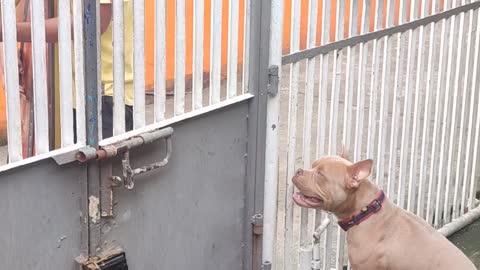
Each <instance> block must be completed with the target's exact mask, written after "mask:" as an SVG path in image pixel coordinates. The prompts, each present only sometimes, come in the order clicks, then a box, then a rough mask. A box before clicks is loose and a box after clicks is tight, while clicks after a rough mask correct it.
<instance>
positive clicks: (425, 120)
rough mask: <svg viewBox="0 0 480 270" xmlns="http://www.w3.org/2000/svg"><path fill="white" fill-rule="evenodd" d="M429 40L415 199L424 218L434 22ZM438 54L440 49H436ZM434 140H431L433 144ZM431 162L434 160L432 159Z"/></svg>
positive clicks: (432, 75)
mask: <svg viewBox="0 0 480 270" xmlns="http://www.w3.org/2000/svg"><path fill="white" fill-rule="evenodd" d="M434 13H435V9H432V14H434ZM428 35H429V41H428V59H427V76H426V78H427V80H426V85H425V106H424V107H425V111H424V114H423V134H422V146H421V150H420V176H419V181H418V185H419V194H418V201H417V212H416V213H417V215H418V216H420V217H423V218H425V219H426V216H424V211H425V202H424V201H425V180H426V174H427V158H428V156H427V154H428V153H427V152H428V146H429V144H430V141H431V137H430V125H431V123H430V113H431V106H432V101H433V100H432V88H433V86H432V82H433V80H434V72H433V70H432V69H433V56H434V55H435V47H436V46H435V43H434V41H435V23H430V25H429V34H428ZM438 53H439V54H440V53H441V51H438ZM434 144H435V142H432V145H434ZM431 162H434V161H433V160H432V161H431ZM428 186H429V187H428V192H430V191H431V188H430V183H429V185H428Z"/></svg>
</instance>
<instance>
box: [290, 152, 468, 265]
mask: <svg viewBox="0 0 480 270" xmlns="http://www.w3.org/2000/svg"><path fill="white" fill-rule="evenodd" d="M372 167H373V161H372V160H364V161H361V162H358V163H355V164H353V163H351V162H350V161H348V160H346V159H344V158H342V157H338V156H327V157H323V158H320V159H319V160H316V161H315V162H314V163H313V166H312V169H310V170H302V169H300V170H298V171H297V173H296V175H295V176H294V177H293V179H292V180H293V183H294V184H295V186H296V187H297V188H298V190H299V191H300V192H297V193H295V195H294V196H293V200H294V201H295V202H296V203H297V204H298V205H299V206H302V207H307V208H317V209H322V210H325V211H328V212H331V213H333V214H335V216H336V217H337V218H338V219H339V220H340V222H339V224H340V225H341V226H342V227H343V228H344V230H347V244H348V256H349V259H350V262H351V264H352V269H354V270H386V269H388V270H430V269H431V270H475V269H476V268H475V266H474V265H473V263H472V262H471V261H470V260H469V259H468V258H467V257H466V256H465V255H464V254H463V253H462V252H461V251H460V250H459V249H458V248H457V247H455V246H454V245H453V244H452V243H450V242H449V241H448V240H447V239H446V238H445V237H444V236H443V235H441V234H440V233H438V232H437V231H436V230H435V229H433V228H432V227H431V226H430V225H429V224H427V223H426V222H425V221H424V220H422V219H420V218H419V217H417V216H415V215H413V214H411V213H409V212H407V211H405V210H403V209H401V208H399V207H397V206H396V205H395V204H393V203H391V202H390V201H388V199H387V198H385V197H384V196H383V192H382V191H381V190H380V189H379V188H378V187H377V186H375V185H374V184H373V183H372V182H370V181H369V180H368V179H367V178H368V177H369V176H370V174H371V172H372ZM353 217H355V218H353Z"/></svg>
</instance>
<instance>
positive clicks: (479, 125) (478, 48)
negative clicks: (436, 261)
mask: <svg viewBox="0 0 480 270" xmlns="http://www.w3.org/2000/svg"><path fill="white" fill-rule="evenodd" d="M479 12H480V11H479V10H477V16H476V17H477V27H476V31H475V35H476V36H475V56H474V57H473V70H472V74H473V79H472V88H471V89H472V91H474V92H477V96H478V97H477V103H475V104H478V100H480V92H479V90H478V86H477V78H478V70H479V69H478V57H479V52H480V19H479V18H478V15H479V14H478V13H479ZM472 132H473V131H472ZM479 137H480V111H479V110H478V106H477V117H476V120H475V138H474V140H473V141H474V144H473V157H472V169H471V171H470V175H469V176H470V190H469V198H468V200H469V201H468V210H472V209H473V208H475V192H476V191H477V190H476V185H477V184H476V181H477V179H476V175H475V174H476V173H477V158H478V148H479V139H480V138H479ZM467 145H468V143H467Z"/></svg>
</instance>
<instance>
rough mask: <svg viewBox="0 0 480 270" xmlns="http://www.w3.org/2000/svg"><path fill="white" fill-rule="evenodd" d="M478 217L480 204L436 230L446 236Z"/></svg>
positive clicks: (479, 216)
mask: <svg viewBox="0 0 480 270" xmlns="http://www.w3.org/2000/svg"><path fill="white" fill-rule="evenodd" d="M479 218H480V206H477V208H474V209H472V210H470V211H468V213H466V214H464V215H462V216H461V217H459V218H457V219H454V220H453V221H452V222H450V223H448V224H447V225H445V226H443V227H442V228H441V229H439V230H438V232H440V233H441V234H443V235H444V236H445V237H448V236H450V235H452V234H454V233H456V232H458V231H459V230H461V229H463V228H464V227H466V226H468V225H470V224H471V223H473V222H474V221H476V220H477V219H479Z"/></svg>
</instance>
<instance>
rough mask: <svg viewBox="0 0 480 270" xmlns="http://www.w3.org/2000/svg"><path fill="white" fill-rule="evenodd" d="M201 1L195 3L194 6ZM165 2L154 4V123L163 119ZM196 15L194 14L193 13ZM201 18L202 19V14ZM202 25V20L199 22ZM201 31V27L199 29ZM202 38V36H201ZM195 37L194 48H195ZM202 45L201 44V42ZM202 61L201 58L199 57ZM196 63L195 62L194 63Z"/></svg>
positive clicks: (164, 97)
mask: <svg viewBox="0 0 480 270" xmlns="http://www.w3.org/2000/svg"><path fill="white" fill-rule="evenodd" d="M200 2H202V3H203V1H195V4H197V3H200ZM165 7H166V6H165V0H157V1H156V2H155V96H154V101H153V104H154V112H155V122H159V121H162V120H164V119H165V99H166V96H165V95H166V93H165V81H166V75H165V74H166V40H165V24H166V21H165V12H166V11H165V10H166V9H165ZM195 7H196V8H195V11H197V6H195ZM195 14H196V13H195ZM195 14H194V17H195V24H193V27H194V33H195V34H196V35H197V34H198V33H197V29H196V28H195V27H196V25H197V23H198V22H197V16H195ZM201 14H202V18H203V12H202V13H201ZM201 21H202V23H203V19H202V20H201ZM201 29H202V31H203V27H201ZM202 36H203V35H202ZM197 42H198V41H197V37H195V46H197ZM202 44H203V42H202ZM196 52H197V49H196V47H195V51H194V59H196V57H198V55H197V53H196ZM200 58H201V59H203V57H200ZM195 63H196V62H195ZM195 71H196V70H195V69H194V74H193V76H194V82H193V83H194V88H193V89H194V93H195V89H196V87H195V83H196V81H195V78H196V77H195V76H196V75H195V74H196V73H195ZM194 95H195V94H194Z"/></svg>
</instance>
